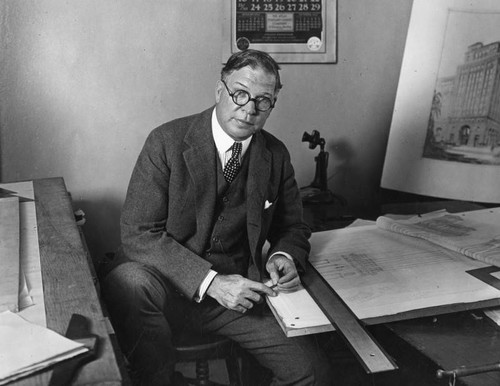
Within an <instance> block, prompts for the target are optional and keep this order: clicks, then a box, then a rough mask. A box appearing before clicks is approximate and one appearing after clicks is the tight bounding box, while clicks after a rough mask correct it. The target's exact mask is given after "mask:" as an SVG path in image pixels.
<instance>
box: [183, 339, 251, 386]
mask: <svg viewBox="0 0 500 386" xmlns="http://www.w3.org/2000/svg"><path fill="white" fill-rule="evenodd" d="M174 345H175V351H176V355H177V361H178V362H196V379H186V381H187V382H188V383H189V384H191V385H196V386H218V385H220V384H218V383H214V382H211V381H210V379H209V377H210V371H209V363H208V361H209V360H215V359H224V360H225V362H226V369H227V374H228V378H229V385H230V386H242V385H243V382H244V376H243V372H242V366H243V364H242V363H240V359H242V355H241V350H240V349H239V347H238V345H237V344H236V343H234V342H233V341H231V340H230V339H228V338H225V337H222V336H217V335H196V334H193V333H181V334H179V335H178V336H176V337H174Z"/></svg>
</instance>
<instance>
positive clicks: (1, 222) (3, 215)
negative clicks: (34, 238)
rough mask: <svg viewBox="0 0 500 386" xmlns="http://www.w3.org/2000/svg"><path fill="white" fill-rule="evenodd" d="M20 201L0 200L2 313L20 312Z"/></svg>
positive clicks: (11, 199)
mask: <svg viewBox="0 0 500 386" xmlns="http://www.w3.org/2000/svg"><path fill="white" fill-rule="evenodd" d="M19 231H20V228H19V199H18V198H17V197H8V198H0V272H2V279H1V280H0V312H1V311H5V310H9V311H17V310H18V308H19V307H18V292H19V266H20V265H19V240H20V239H19Z"/></svg>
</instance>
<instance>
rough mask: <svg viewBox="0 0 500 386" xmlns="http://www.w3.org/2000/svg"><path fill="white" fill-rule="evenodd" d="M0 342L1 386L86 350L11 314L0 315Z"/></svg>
mask: <svg viewBox="0 0 500 386" xmlns="http://www.w3.org/2000/svg"><path fill="white" fill-rule="evenodd" d="M0 342H2V344H1V345H0V385H4V384H6V383H8V382H11V381H13V380H15V379H17V378H20V377H24V376H26V375H29V374H32V373H34V372H35V371H39V370H42V369H44V368H46V367H48V366H51V365H53V364H55V363H57V362H60V361H63V360H65V359H69V358H72V357H74V356H76V355H79V354H83V353H85V352H87V351H88V348H86V347H85V346H84V345H83V344H81V343H78V342H74V341H72V340H70V339H67V338H65V337H64V336H61V335H59V334H57V333H56V332H54V331H52V330H49V329H47V328H45V327H41V326H38V325H36V324H33V323H30V322H28V321H26V320H24V319H23V318H22V317H21V316H19V315H18V314H14V313H12V312H10V311H5V312H2V313H0Z"/></svg>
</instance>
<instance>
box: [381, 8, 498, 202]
mask: <svg viewBox="0 0 500 386" xmlns="http://www.w3.org/2000/svg"><path fill="white" fill-rule="evenodd" d="M381 185H382V187H384V188H388V189H394V190H399V191H404V192H409V193H415V194H422V195H427V196H434V197H442V198H450V199H459V200H468V201H476V202H489V203H500V2H499V1H497V0H467V1H466V0H441V1H435V0H415V1H414V3H413V9H412V15H411V20H410V26H409V30H408V36H407V41H406V46H405V53H404V57H403V64H402V68H401V74H400V79H399V85H398V91H397V95H396V102H395V107H394V113H393V118H392V124H391V129H390V134H389V141H388V146H387V153H386V158H385V163H384V170H383V175H382V183H381Z"/></svg>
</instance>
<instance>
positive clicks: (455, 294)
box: [310, 225, 500, 319]
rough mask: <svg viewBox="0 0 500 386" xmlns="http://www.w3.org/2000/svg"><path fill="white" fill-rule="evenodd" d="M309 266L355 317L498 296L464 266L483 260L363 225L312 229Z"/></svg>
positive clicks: (480, 264)
mask: <svg viewBox="0 0 500 386" xmlns="http://www.w3.org/2000/svg"><path fill="white" fill-rule="evenodd" d="M311 245H312V250H311V257H310V261H311V263H312V265H313V266H314V267H315V268H316V269H317V270H318V272H319V273H320V274H321V275H322V276H323V278H324V279H325V280H326V281H327V282H328V284H330V286H332V288H334V289H335V291H336V292H337V293H338V294H339V296H340V297H341V298H342V299H343V300H344V301H345V302H346V304H347V305H348V306H349V308H350V309H351V310H352V311H353V312H354V313H355V315H356V316H357V317H358V318H359V319H368V318H376V317H380V316H386V315H394V314H398V313H402V312H407V311H412V310H418V309H425V308H429V307H435V306H443V305H450V304H457V303H474V302H478V301H482V300H488V299H497V298H499V297H500V291H499V290H497V289H495V288H493V287H491V286H489V285H488V284H486V283H483V282H482V281H480V280H478V279H476V278H475V277H472V276H471V275H469V274H467V273H466V272H465V271H467V270H470V269H474V268H482V267H485V266H486V264H483V263H481V262H478V261H475V260H472V259H470V258H468V257H466V256H464V255H461V254H459V253H456V252H452V251H449V250H446V249H444V248H441V247H439V246H435V245H433V244H432V243H429V242H428V241H425V240H421V239H417V238H413V237H408V236H402V235H398V234H395V233H393V232H389V231H385V230H381V229H378V228H377V226H375V225H373V226H371V225H367V226H359V227H353V228H345V229H337V230H332V231H326V232H318V233H313V235H312V237H311Z"/></svg>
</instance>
